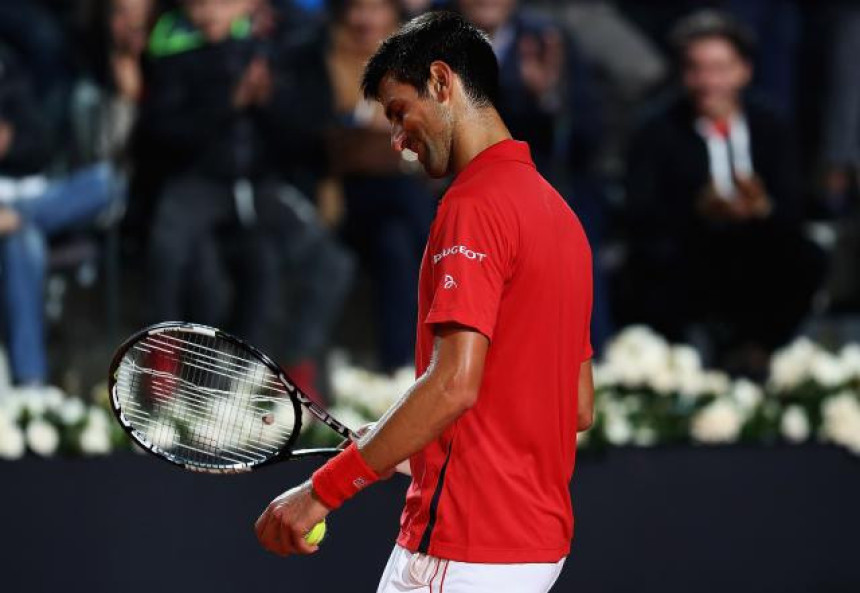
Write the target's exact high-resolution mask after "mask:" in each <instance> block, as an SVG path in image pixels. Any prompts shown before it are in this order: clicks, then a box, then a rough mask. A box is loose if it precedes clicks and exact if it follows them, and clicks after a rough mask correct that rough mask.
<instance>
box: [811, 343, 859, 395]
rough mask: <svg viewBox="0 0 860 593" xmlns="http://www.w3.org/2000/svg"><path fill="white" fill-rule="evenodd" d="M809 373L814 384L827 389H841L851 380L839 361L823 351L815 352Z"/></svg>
mask: <svg viewBox="0 0 860 593" xmlns="http://www.w3.org/2000/svg"><path fill="white" fill-rule="evenodd" d="M809 373H810V375H811V377H812V379H813V380H814V381H815V382H816V383H818V384H819V385H821V386H822V387H829V388H834V387H841V386H842V385H844V384H845V383H847V382H848V381H849V380H850V378H851V376H850V375H849V373H848V372H846V369H845V368H844V367H843V366H842V364H841V362H840V360H839V359H838V358H837V357H835V356H833V355H832V354H830V353H829V352H824V351H820V352H817V353H816V354H815V356H813V357H812V362H811V364H810V368H809Z"/></svg>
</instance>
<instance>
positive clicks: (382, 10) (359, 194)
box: [292, 0, 434, 371]
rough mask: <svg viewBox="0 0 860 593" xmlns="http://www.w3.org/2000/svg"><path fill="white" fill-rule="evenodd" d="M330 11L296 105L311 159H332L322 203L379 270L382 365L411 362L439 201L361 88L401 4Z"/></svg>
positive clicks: (358, 3) (304, 62) (308, 51)
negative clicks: (422, 272)
mask: <svg viewBox="0 0 860 593" xmlns="http://www.w3.org/2000/svg"><path fill="white" fill-rule="evenodd" d="M329 8H330V14H331V20H330V22H329V25H328V27H326V28H325V29H324V30H322V31H318V32H316V33H315V34H313V35H312V37H311V38H309V39H307V40H306V41H305V42H303V43H301V44H300V45H299V46H298V47H297V48H295V50H294V54H293V55H292V60H293V64H294V65H295V70H296V71H297V72H298V71H300V72H301V86H300V87H298V88H299V89H300V94H299V96H297V97H296V102H301V103H302V105H303V107H302V113H304V114H305V115H304V118H303V119H304V120H305V121H306V122H307V123H308V124H309V125H310V126H313V127H314V129H312V130H309V131H308V136H309V137H312V139H311V140H309V141H308V142H309V145H308V147H307V149H306V157H305V161H303V162H307V161H308V160H310V161H311V162H310V163H309V166H310V167H313V162H314V161H317V162H325V163H327V164H326V167H325V170H324V171H320V174H321V175H322V178H321V179H320V181H319V184H318V187H317V197H318V201H319V205H320V209H321V211H322V213H323V216H324V218H326V219H327V220H328V222H329V224H331V225H333V226H338V225H340V226H341V227H342V230H343V233H344V235H345V236H346V237H347V238H348V239H349V240H350V242H351V243H352V244H353V245H355V246H357V247H358V249H359V251H360V252H361V253H362V254H363V255H364V259H365V261H366V262H367V264H368V267H369V268H370V271H371V272H372V276H373V279H374V295H375V297H374V298H375V305H376V311H377V319H378V324H377V327H378V329H379V349H378V350H379V362H380V365H381V366H382V368H383V369H385V370H387V371H393V370H394V369H396V368H398V367H402V366H405V365H411V364H412V359H413V354H414V339H415V331H414V327H415V316H416V306H415V294H414V289H415V283H416V282H417V277H418V267H419V265H420V261H421V254H422V250H423V247H424V242H425V240H426V238H427V232H428V230H429V227H430V221H431V220H432V217H433V211H434V204H433V199H432V195H431V193H430V191H429V190H428V187H427V185H426V181H425V179H424V178H423V176H419V175H417V174H415V173H404V169H405V168H408V163H404V162H403V161H402V160H401V158H400V157H399V156H398V155H397V154H396V153H395V152H394V151H392V150H391V146H390V140H389V129H390V128H389V124H388V122H387V121H386V119H385V116H384V114H383V113H382V110H381V108H380V107H379V106H378V105H377V104H375V103H370V102H367V101H365V100H364V99H363V98H362V97H361V94H360V91H359V87H360V80H361V75H362V71H363V68H364V64H365V62H366V61H367V59H368V58H369V57H370V56H371V55H372V54H373V52H374V51H375V50H376V48H377V46H378V44H379V43H380V42H381V41H382V40H383V39H384V38H385V37H386V36H387V35H388V34H389V33H391V32H392V31H394V30H395V29H396V27H397V25H398V23H399V21H400V7H399V5H398V2H397V1H396V0H335V1H332V2H331V3H330V4H329ZM316 130H324V133H316ZM313 147H315V148H313Z"/></svg>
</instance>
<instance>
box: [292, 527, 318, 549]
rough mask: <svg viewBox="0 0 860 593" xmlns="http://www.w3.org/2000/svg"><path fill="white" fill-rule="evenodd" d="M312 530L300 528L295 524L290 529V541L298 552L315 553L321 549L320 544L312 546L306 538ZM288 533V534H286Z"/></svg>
mask: <svg viewBox="0 0 860 593" xmlns="http://www.w3.org/2000/svg"><path fill="white" fill-rule="evenodd" d="M308 532H310V529H300V528H299V527H296V526H295V525H294V526H292V527H291V528H290V529H289V537H290V541H291V543H292V545H293V548H295V551H296V552H297V553H298V554H313V553H314V552H316V551H317V550H319V546H318V545H316V546H312V545H311V544H309V543H308V541H307V540H306V539H305V536H306V535H307V534H308ZM284 535H286V534H284Z"/></svg>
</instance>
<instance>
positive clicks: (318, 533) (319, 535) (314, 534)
mask: <svg viewBox="0 0 860 593" xmlns="http://www.w3.org/2000/svg"><path fill="white" fill-rule="evenodd" d="M324 537H325V519H323V520H322V521H320V522H319V523H317V524H316V525H314V526H313V528H311V530H310V531H308V532H307V533H306V534H305V541H306V542H308V543H309V544H310V545H312V546H315V545H317V544H318V543H320V542H321V541H322V540H323V538H324Z"/></svg>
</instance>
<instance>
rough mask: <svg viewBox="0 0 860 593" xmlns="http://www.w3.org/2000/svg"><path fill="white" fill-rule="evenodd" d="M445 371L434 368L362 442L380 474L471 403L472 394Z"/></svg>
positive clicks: (362, 448) (367, 458)
mask: <svg viewBox="0 0 860 593" xmlns="http://www.w3.org/2000/svg"><path fill="white" fill-rule="evenodd" d="M456 383H457V379H456V377H455V376H453V373H449V372H446V371H444V370H435V371H434V370H430V371H429V372H428V373H426V374H425V375H424V376H423V377H422V378H421V379H420V380H419V381H418V382H416V383H415V385H413V387H412V388H411V389H410V390H409V391H408V392H407V393H406V394H405V395H404V396H403V397H402V398H401V399H400V401H399V402H398V403H397V404H396V405H395V406H393V407H392V408H391V409H390V410H389V411H388V412H387V413H386V414H385V415H384V416H383V417H382V419H380V421H379V422H378V423H377V424H376V426H374V428H373V430H371V431H370V432H369V433H368V434H367V435H366V436H365V437H363V438H362V439H361V441H360V443H359V450H360V451H361V456H362V457H363V458H364V460H365V461H366V462H367V464H368V465H369V466H370V467H371V468H373V470H374V471H376V472H377V473H378V474H384V473H386V472H388V471H391V470H392V469H393V468H394V467H395V466H396V465H397V464H398V463H400V462H402V461H404V460H406V459H408V458H409V457H410V456H411V455H413V454H415V453H417V452H418V451H420V450H421V449H423V448H424V447H425V446H427V444H429V443H430V442H432V441H434V440H435V439H437V438H438V437H439V435H441V434H442V432H443V431H444V430H445V429H446V428H447V427H448V426H450V425H451V424H452V423H453V422H454V421H455V420H457V418H459V417H460V416H461V415H462V414H463V413H464V412H466V410H468V408H469V407H470V405H471V402H472V398H471V397H470V395H469V394H468V393H464V392H463V391H461V389H462V388H460V387H455V385H456Z"/></svg>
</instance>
